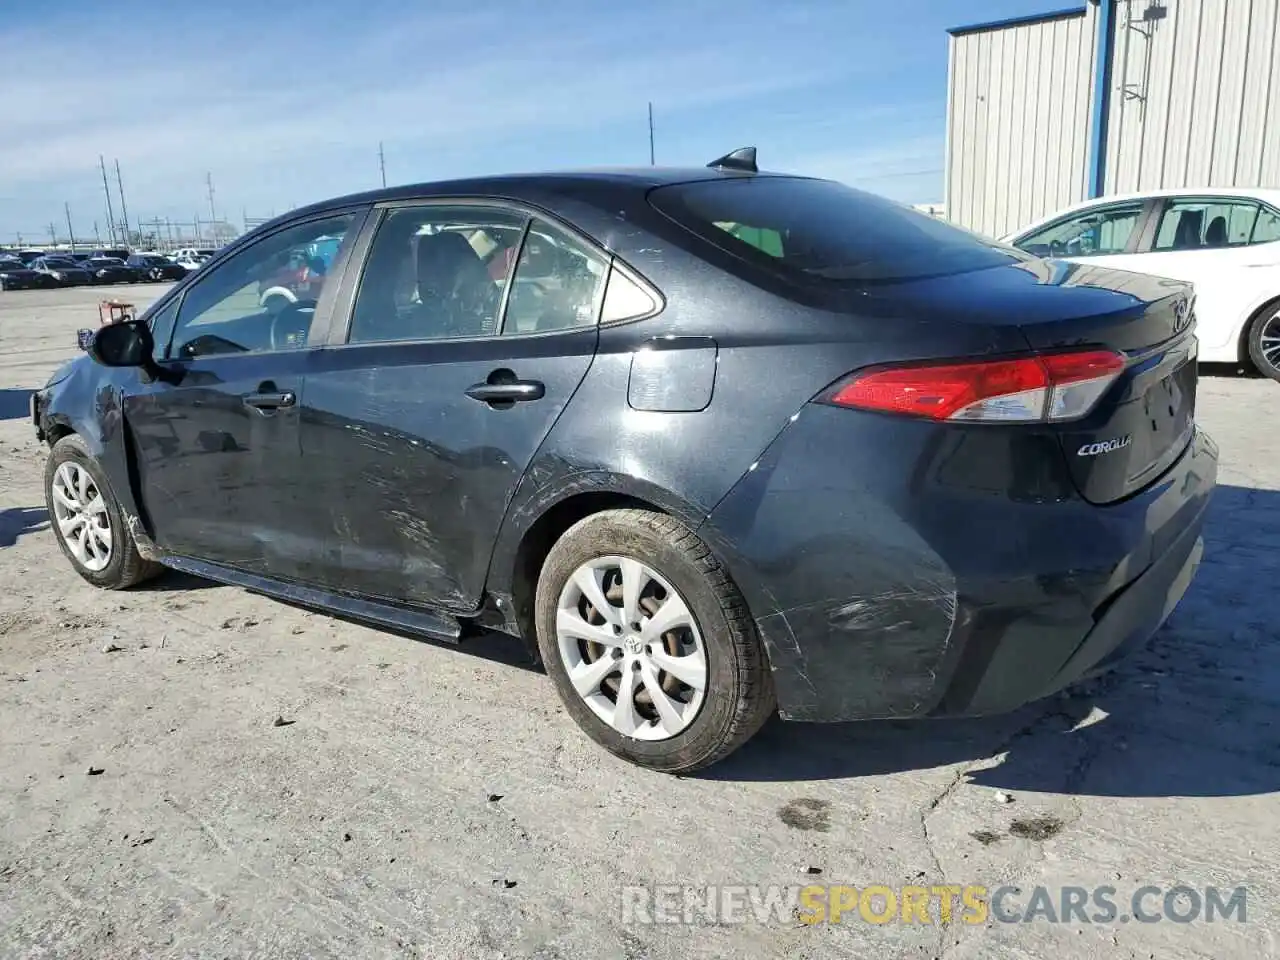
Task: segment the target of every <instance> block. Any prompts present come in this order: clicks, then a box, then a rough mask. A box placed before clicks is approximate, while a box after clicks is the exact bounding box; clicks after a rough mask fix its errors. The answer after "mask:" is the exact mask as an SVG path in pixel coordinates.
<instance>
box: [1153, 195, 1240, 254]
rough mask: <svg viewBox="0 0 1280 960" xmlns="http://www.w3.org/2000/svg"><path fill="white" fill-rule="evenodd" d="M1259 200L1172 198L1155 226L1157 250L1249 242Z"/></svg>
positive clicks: (1190, 248) (1187, 248)
mask: <svg viewBox="0 0 1280 960" xmlns="http://www.w3.org/2000/svg"><path fill="white" fill-rule="evenodd" d="M1257 218H1258V204H1256V203H1251V202H1249V201H1244V200H1219V201H1211V200H1174V201H1172V202H1171V203H1170V204H1169V205H1168V206H1166V207H1165V209H1164V214H1163V215H1162V216H1161V217H1160V226H1159V228H1158V229H1157V230H1156V242H1155V246H1154V247H1153V248H1152V249H1154V250H1157V251H1167V250H1199V249H1202V248H1205V247H1238V246H1242V245H1244V244H1246V243H1248V242H1249V237H1250V235H1251V234H1252V233H1253V229H1254V222H1255V221H1256V220H1257Z"/></svg>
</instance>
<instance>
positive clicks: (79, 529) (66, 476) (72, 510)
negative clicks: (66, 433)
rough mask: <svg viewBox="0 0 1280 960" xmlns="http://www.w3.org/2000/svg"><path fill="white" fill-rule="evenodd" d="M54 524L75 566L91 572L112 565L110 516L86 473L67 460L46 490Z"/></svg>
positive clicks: (99, 492)
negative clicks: (48, 494)
mask: <svg viewBox="0 0 1280 960" xmlns="http://www.w3.org/2000/svg"><path fill="white" fill-rule="evenodd" d="M49 492H50V495H51V496H50V499H51V500H52V501H53V522H54V526H55V527H57V530H58V535H59V536H60V537H62V541H63V543H65V544H66V545H67V549H68V550H70V551H71V555H72V556H73V557H74V558H75V561H76V563H78V564H79V565H80V566H82V567H84V569H86V570H89V571H91V572H93V573H97V572H100V571H102V570H104V569H106V566H107V564H109V563H110V562H111V551H112V546H113V542H114V537H113V536H112V530H111V515H110V514H109V513H107V504H106V501H105V500H103V499H102V492H101V491H100V490H99V489H98V485H97V484H96V483H95V482H94V480H93V477H92V476H91V475H90V474H89V471H88V470H86V469H85V468H84V467H82V466H80V464H78V463H75V462H74V461H71V460H68V461H67V462H66V463H63V464H61V465H60V466H59V467H58V469H57V470H56V471H54V474H53V483H52V484H51V485H50V488H49Z"/></svg>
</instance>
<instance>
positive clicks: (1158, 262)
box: [1132, 196, 1280, 360]
mask: <svg viewBox="0 0 1280 960" xmlns="http://www.w3.org/2000/svg"><path fill="white" fill-rule="evenodd" d="M1277 224H1280V216H1277V214H1276V213H1275V211H1272V210H1271V209H1270V208H1268V207H1263V206H1262V205H1261V204H1260V203H1259V202H1258V201H1257V200H1250V199H1247V198H1232V197H1196V196H1185V197H1174V198H1170V199H1169V200H1167V201H1166V202H1164V203H1163V204H1162V206H1161V208H1160V210H1159V211H1158V219H1157V225H1156V228H1155V230H1154V232H1153V234H1152V239H1151V243H1150V245H1149V249H1147V250H1146V251H1145V252H1142V253H1140V254H1139V255H1138V256H1137V257H1135V258H1134V264H1133V267H1132V269H1134V270H1139V271H1141V272H1143V273H1151V274H1155V275H1156V276H1161V277H1169V278H1171V279H1174V280H1184V281H1186V282H1188V283H1192V284H1194V285H1195V289H1196V335H1197V336H1198V337H1199V339H1200V344H1201V350H1202V353H1201V356H1202V359H1207V360H1218V359H1223V360H1233V359H1235V355H1234V350H1235V347H1236V341H1237V338H1238V336H1239V333H1240V327H1241V324H1242V323H1243V322H1244V321H1246V320H1247V319H1248V317H1249V314H1250V313H1251V312H1252V311H1253V310H1254V309H1255V308H1256V307H1257V306H1258V305H1259V304H1261V303H1262V302H1263V301H1264V300H1266V299H1268V298H1269V296H1274V295H1275V293H1276V292H1277V290H1280V283H1278V282H1277V279H1276V276H1277V274H1276V271H1277V270H1280V244H1276V243H1271V242H1268V241H1271V240H1275V239H1276V238H1277V236H1276V235H1277ZM1223 350H1226V351H1227V355H1223V354H1222V353H1221V352H1219V351H1223Z"/></svg>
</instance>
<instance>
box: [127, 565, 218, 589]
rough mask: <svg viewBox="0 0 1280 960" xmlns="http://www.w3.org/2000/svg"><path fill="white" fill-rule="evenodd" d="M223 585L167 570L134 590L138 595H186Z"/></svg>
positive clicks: (178, 571) (177, 571)
mask: <svg viewBox="0 0 1280 960" xmlns="http://www.w3.org/2000/svg"><path fill="white" fill-rule="evenodd" d="M218 586H221V584H219V583H216V582H215V581H213V580H206V579H204V577H194V576H192V575H191V574H189V573H183V572H182V571H180V570H166V571H165V572H164V573H162V574H161V575H160V576H158V577H156V578H155V579H154V580H147V581H146V582H145V583H140V584H138V585H137V586H136V587H134V588H133V590H134V591H135V592H137V593H186V592H187V591H188V590H208V589H209V588H210V587H218Z"/></svg>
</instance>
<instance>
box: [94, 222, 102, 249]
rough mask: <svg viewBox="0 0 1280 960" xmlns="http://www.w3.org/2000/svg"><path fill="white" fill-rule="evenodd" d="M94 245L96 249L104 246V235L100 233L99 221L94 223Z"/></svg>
mask: <svg viewBox="0 0 1280 960" xmlns="http://www.w3.org/2000/svg"><path fill="white" fill-rule="evenodd" d="M93 245H94V246H95V247H101V246H102V234H100V233H99V232H98V221H97V220H95V221H93Z"/></svg>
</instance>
